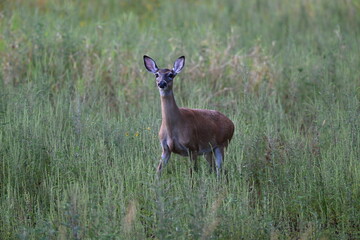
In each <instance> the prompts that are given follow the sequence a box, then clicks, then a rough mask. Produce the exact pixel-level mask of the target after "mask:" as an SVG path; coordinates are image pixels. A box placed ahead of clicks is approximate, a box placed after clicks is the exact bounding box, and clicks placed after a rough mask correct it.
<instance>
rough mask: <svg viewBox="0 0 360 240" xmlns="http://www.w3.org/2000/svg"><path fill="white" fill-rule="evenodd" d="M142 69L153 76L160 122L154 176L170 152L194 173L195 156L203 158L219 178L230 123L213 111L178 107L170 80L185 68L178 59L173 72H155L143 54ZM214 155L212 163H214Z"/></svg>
mask: <svg viewBox="0 0 360 240" xmlns="http://www.w3.org/2000/svg"><path fill="white" fill-rule="evenodd" d="M144 64H145V68H146V69H147V70H148V71H149V72H151V73H153V74H154V75H155V77H156V83H157V86H158V89H159V92H160V99H161V115H162V123H161V127H160V131H159V138H160V143H161V147H162V155H161V159H160V163H159V166H158V167H157V172H158V174H160V173H161V170H162V169H163V167H164V166H165V165H166V164H167V162H168V160H169V158H170V155H171V153H172V152H173V153H176V154H180V155H181V156H189V157H190V159H191V160H192V161H193V162H194V170H197V157H198V155H205V158H206V160H207V161H208V162H209V164H210V167H211V169H213V170H216V174H217V175H218V176H219V175H220V171H221V165H222V163H223V161H224V148H226V147H227V146H228V144H229V142H230V140H231V138H232V136H233V134H234V124H233V122H232V121H231V120H230V119H229V118H227V117H226V116H225V115H223V114H222V113H220V112H218V111H214V110H205V109H190V108H179V107H178V106H177V105H176V102H175V98H174V94H173V90H172V88H173V80H174V78H175V76H176V75H177V74H178V73H180V71H181V70H182V69H183V67H184V65H185V57H184V56H182V57H179V58H178V59H177V60H176V61H175V63H174V67H173V69H171V70H170V69H159V68H158V67H157V65H156V63H155V61H154V60H153V59H152V58H150V57H148V56H146V55H144ZM214 156H215V161H214Z"/></svg>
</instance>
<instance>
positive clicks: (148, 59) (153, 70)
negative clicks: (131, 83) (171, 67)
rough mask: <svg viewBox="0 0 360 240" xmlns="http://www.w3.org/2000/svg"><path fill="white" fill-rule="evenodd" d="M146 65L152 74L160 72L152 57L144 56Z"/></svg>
mask: <svg viewBox="0 0 360 240" xmlns="http://www.w3.org/2000/svg"><path fill="white" fill-rule="evenodd" d="M144 65H145V68H146V70H148V71H149V72H151V73H156V72H157V71H158V70H159V68H158V67H157V66H156V62H155V61H154V60H153V59H152V58H151V57H148V56H146V55H144Z"/></svg>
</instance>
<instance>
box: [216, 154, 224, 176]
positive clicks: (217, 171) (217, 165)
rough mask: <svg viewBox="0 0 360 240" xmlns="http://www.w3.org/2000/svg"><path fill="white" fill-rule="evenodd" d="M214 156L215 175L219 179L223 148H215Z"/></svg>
mask: <svg viewBox="0 0 360 240" xmlns="http://www.w3.org/2000/svg"><path fill="white" fill-rule="evenodd" d="M214 154H215V166H216V175H217V176H218V177H219V176H220V172H221V168H222V164H223V162H224V147H216V148H215V149H214Z"/></svg>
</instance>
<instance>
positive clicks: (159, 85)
mask: <svg viewBox="0 0 360 240" xmlns="http://www.w3.org/2000/svg"><path fill="white" fill-rule="evenodd" d="M166 86H167V84H166V82H165V81H161V82H159V83H158V87H159V88H165V87H166Z"/></svg>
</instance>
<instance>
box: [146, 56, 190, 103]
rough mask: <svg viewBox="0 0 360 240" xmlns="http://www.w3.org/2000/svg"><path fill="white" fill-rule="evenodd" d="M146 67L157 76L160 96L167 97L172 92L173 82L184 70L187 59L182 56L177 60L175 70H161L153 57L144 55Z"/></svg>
mask: <svg viewBox="0 0 360 240" xmlns="http://www.w3.org/2000/svg"><path fill="white" fill-rule="evenodd" d="M144 65H145V68H146V69H147V70H148V71H149V72H151V73H153V74H154V75H155V78H156V85H157V86H158V88H159V91H160V95H162V96H166V95H168V94H170V93H171V92H172V81H173V80H174V78H175V76H176V75H177V74H178V73H180V72H181V70H182V69H183V67H184V65H185V57H184V56H181V57H179V58H178V59H176V61H175V62H174V67H173V69H167V68H164V69H159V68H158V66H157V65H156V62H155V61H154V60H153V59H152V58H151V57H148V56H146V55H144Z"/></svg>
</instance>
